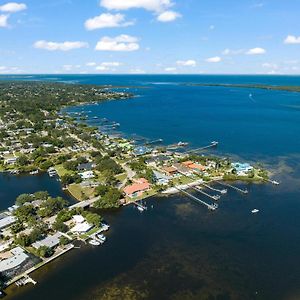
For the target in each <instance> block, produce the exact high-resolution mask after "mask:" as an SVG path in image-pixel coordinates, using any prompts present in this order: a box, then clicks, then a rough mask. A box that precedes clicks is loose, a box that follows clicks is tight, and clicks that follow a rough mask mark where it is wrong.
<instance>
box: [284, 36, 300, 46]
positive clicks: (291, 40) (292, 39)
mask: <svg viewBox="0 0 300 300" xmlns="http://www.w3.org/2000/svg"><path fill="white" fill-rule="evenodd" d="M284 43H285V44H300V36H294V35H288V36H287V37H286V39H285V40H284Z"/></svg>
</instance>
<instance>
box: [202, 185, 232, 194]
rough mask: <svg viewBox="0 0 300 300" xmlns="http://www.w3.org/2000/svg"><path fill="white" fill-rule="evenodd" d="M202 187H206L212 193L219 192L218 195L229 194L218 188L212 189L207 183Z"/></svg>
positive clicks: (225, 190)
mask: <svg viewBox="0 0 300 300" xmlns="http://www.w3.org/2000/svg"><path fill="white" fill-rule="evenodd" d="M201 185H202V186H204V187H206V188H207V189H209V190H211V191H214V192H217V193H220V194H223V195H224V194H226V193H227V189H222V190H220V189H216V188H213V187H211V186H210V185H208V184H206V183H202V184H201Z"/></svg>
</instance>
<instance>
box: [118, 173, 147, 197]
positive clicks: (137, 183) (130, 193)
mask: <svg viewBox="0 0 300 300" xmlns="http://www.w3.org/2000/svg"><path fill="white" fill-rule="evenodd" d="M149 188H150V184H149V182H148V180H147V179H145V178H139V179H135V180H134V183H133V184H131V185H128V186H126V187H125V188H124V193H125V194H126V196H127V197H129V198H134V197H138V196H141V195H142V194H143V192H145V191H147V190H149Z"/></svg>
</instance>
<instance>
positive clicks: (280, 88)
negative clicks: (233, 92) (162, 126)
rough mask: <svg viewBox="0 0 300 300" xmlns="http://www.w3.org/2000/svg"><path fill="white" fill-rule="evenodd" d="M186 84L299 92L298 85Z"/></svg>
mask: <svg viewBox="0 0 300 300" xmlns="http://www.w3.org/2000/svg"><path fill="white" fill-rule="evenodd" d="M183 85H186V86H200V87H201V86H202V87H228V88H249V89H250V88H252V89H262V90H273V91H285V92H296V93H300V86H276V85H264V84H235V83H186V84H183Z"/></svg>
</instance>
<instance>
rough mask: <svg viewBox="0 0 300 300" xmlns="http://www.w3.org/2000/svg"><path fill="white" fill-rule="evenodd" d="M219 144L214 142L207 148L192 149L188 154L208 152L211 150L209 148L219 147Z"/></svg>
mask: <svg viewBox="0 0 300 300" xmlns="http://www.w3.org/2000/svg"><path fill="white" fill-rule="evenodd" d="M218 144H219V142H215V141H214V142H211V143H210V144H209V145H207V146H204V147H200V148H197V149H192V150H189V151H187V152H186V153H195V152H199V151H203V150H206V149H209V148H213V147H217V146H218Z"/></svg>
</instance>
